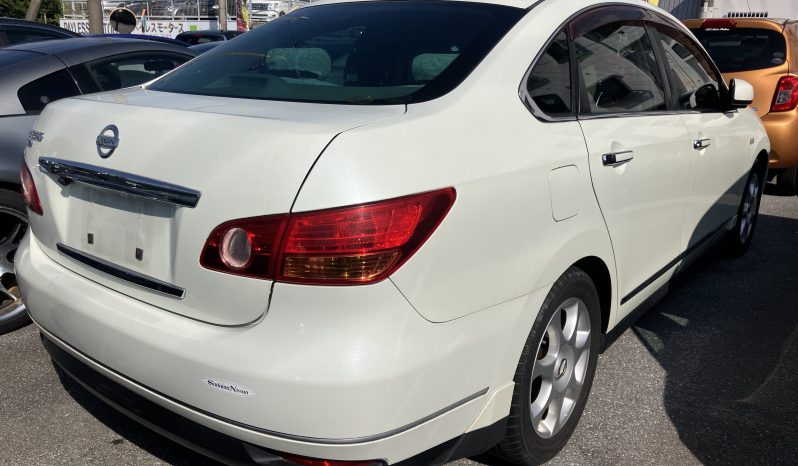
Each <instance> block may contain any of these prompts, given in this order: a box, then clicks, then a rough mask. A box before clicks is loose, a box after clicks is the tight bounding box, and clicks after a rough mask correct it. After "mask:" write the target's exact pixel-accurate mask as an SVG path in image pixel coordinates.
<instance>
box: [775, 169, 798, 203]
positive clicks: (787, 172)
mask: <svg viewBox="0 0 798 466" xmlns="http://www.w3.org/2000/svg"><path fill="white" fill-rule="evenodd" d="M776 190H777V191H778V193H779V194H782V195H784V196H793V195H795V194H796V193H798V167H791V168H785V169H784V170H781V171H779V173H778V174H777V175H776Z"/></svg>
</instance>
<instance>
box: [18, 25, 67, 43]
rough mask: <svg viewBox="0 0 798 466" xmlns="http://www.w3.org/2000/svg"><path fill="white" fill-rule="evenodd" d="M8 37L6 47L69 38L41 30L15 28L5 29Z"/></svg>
mask: <svg viewBox="0 0 798 466" xmlns="http://www.w3.org/2000/svg"><path fill="white" fill-rule="evenodd" d="M3 33H5V35H6V45H15V44H25V43H28V42H40V41H43V40H53V39H64V38H67V37H69V36H67V35H65V34H61V33H58V32H53V31H48V30H46V29H39V28H21V27H14V26H5V27H3Z"/></svg>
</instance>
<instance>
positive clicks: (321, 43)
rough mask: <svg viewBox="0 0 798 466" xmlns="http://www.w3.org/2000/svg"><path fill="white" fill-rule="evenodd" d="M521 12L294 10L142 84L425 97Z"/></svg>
mask: <svg viewBox="0 0 798 466" xmlns="http://www.w3.org/2000/svg"><path fill="white" fill-rule="evenodd" d="M523 14H524V10H522V9H518V8H513V7H507V6H501V5H494V4H486V3H471V2H439V1H413V2H353V3H341V4H334V5H320V6H312V7H307V8H302V9H300V10H298V11H296V12H294V13H290V14H288V15H286V16H282V17H280V18H278V19H276V20H274V21H272V22H270V23H269V24H268V26H266V27H261V28H256V29H255V30H253V31H250V32H247V33H246V34H244V35H242V36H241V37H238V38H236V40H235V41H233V42H231V43H230V44H229V45H226V46H224V47H220V48H218V49H215V50H211V51H210V52H207V53H205V54H204V55H202V56H201V57H199V58H198V59H196V60H194V61H192V62H191V63H188V64H187V65H186V66H184V67H182V68H181V69H179V70H177V71H176V72H175V73H172V74H171V75H169V76H167V77H165V78H164V79H162V80H159V81H158V82H156V83H154V84H153V85H152V86H151V87H150V89H152V90H157V91H166V92H179V93H188V94H200V95H213V96H226V97H241V98H250V99H269V100H291V101H302V102H324V103H346V104H360V105H369V104H392V103H396V104H399V103H412V102H419V101H423V100H429V99H432V98H436V97H438V96H440V95H443V94H445V93H447V92H449V91H450V90H451V89H453V88H454V87H455V86H457V85H458V84H459V83H460V82H461V81H462V80H463V79H465V77H466V76H467V75H468V74H469V73H470V72H471V71H472V70H473V69H474V67H476V65H477V64H478V63H479V62H480V61H481V60H482V59H483V58H484V56H485V55H486V54H487V53H488V52H489V51H490V50H491V49H492V48H493V46H494V45H495V44H496V43H497V42H498V41H499V39H500V38H501V37H502V36H503V35H504V34H505V33H506V32H507V31H508V30H509V29H510V28H511V27H512V26H513V25H514V24H515V22H516V21H517V20H518V19H519V18H520V17H521V16H522V15H523Z"/></svg>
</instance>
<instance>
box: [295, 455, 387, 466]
mask: <svg viewBox="0 0 798 466" xmlns="http://www.w3.org/2000/svg"><path fill="white" fill-rule="evenodd" d="M282 457H283V458H285V459H287V460H288V461H291V462H292V463H296V464H299V465H302V466H382V465H383V462H382V461H374V460H372V461H337V460H322V459H316V458H305V457H303V456H294V455H286V454H283V455H282Z"/></svg>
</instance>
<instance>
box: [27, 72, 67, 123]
mask: <svg viewBox="0 0 798 466" xmlns="http://www.w3.org/2000/svg"><path fill="white" fill-rule="evenodd" d="M79 94H80V90H78V86H77V85H76V84H75V81H74V80H73V79H72V76H71V75H70V74H69V73H68V72H67V71H66V70H60V71H56V72H55V73H51V74H48V75H47V76H45V77H43V78H39V79H37V80H36V81H33V82H30V83H28V84H26V85H24V86H22V87H21V88H20V89H19V91H18V92H17V96H18V97H19V102H20V103H21V104H22V108H24V109H25V111H26V112H28V113H35V112H40V111H41V110H42V109H43V108H44V106H45V105H47V104H49V103H50V102H54V101H56V100H58V99H64V98H66V97H72V96H76V95H79Z"/></svg>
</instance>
